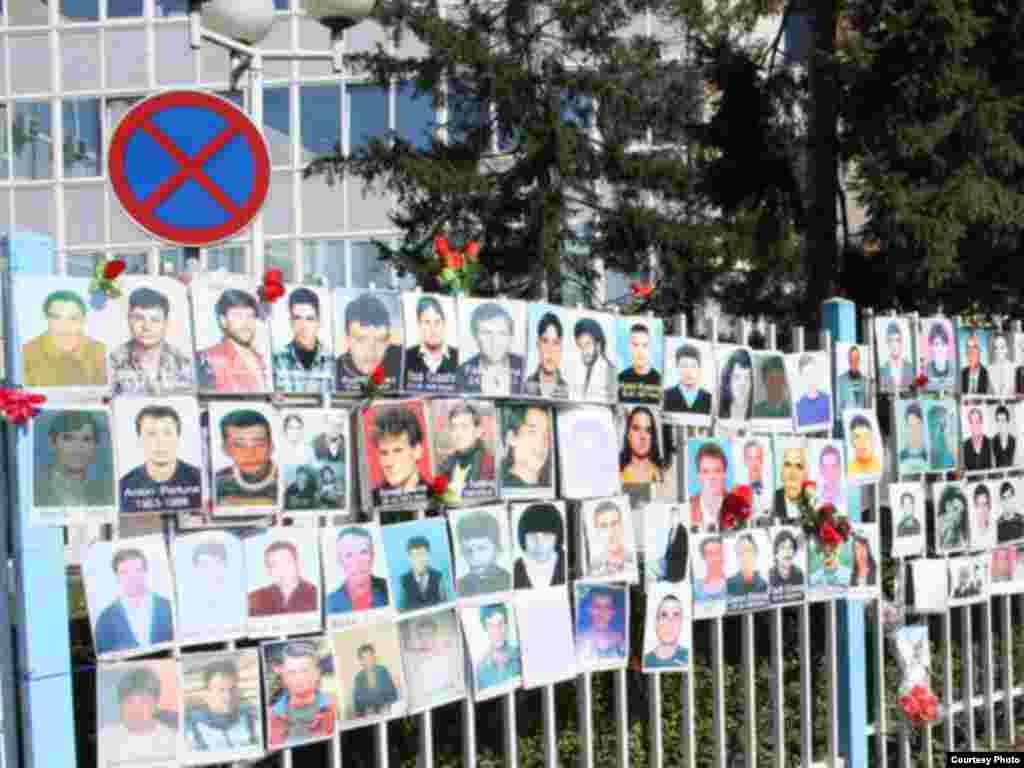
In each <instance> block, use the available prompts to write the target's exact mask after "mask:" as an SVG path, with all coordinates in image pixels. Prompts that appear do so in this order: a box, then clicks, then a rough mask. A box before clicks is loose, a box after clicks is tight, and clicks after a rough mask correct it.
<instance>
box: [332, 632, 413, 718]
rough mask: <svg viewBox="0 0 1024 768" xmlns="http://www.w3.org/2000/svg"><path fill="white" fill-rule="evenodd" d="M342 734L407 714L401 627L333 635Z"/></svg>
mask: <svg viewBox="0 0 1024 768" xmlns="http://www.w3.org/2000/svg"><path fill="white" fill-rule="evenodd" d="M331 645H332V646H333V648H334V673H335V678H336V679H337V683H338V718H339V720H340V725H341V729H342V730H347V729H349V728H359V727H361V726H364V725H369V724H370V723H380V722H384V721H386V720H390V719H392V718H394V717H398V716H400V715H404V714H405V707H406V696H407V691H406V685H405V676H404V674H403V670H402V651H401V646H400V644H399V641H398V627H397V626H396V625H395V624H394V623H393V622H391V621H378V622H373V623H366V624H358V625H355V626H352V627H349V628H347V629H345V630H342V631H341V632H332V633H331Z"/></svg>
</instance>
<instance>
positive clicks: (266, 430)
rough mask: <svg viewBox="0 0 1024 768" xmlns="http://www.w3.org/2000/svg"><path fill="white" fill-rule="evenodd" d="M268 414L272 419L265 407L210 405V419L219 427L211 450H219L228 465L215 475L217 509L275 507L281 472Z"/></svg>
mask: <svg viewBox="0 0 1024 768" xmlns="http://www.w3.org/2000/svg"><path fill="white" fill-rule="evenodd" d="M257 408H259V410H257ZM264 411H266V413H264ZM267 414H270V418H273V417H274V413H273V411H271V410H270V409H269V408H268V407H267V406H265V405H262V404H257V403H251V404H249V407H248V408H238V407H237V406H235V405H234V404H229V403H211V404H210V419H211V421H213V422H214V423H217V424H219V425H220V430H219V431H220V445H219V446H213V448H214V450H216V449H217V448H219V449H220V452H221V453H222V454H223V455H224V456H225V457H226V458H227V459H228V460H229V461H230V462H231V463H230V464H228V465H227V466H224V467H223V468H221V469H219V470H217V471H216V473H215V474H214V478H213V485H214V493H215V504H216V505H217V506H218V507H274V506H277V503H278V483H279V479H280V472H279V471H278V467H277V463H276V462H275V461H274V430H273V428H272V427H271V421H270V418H268V415H267Z"/></svg>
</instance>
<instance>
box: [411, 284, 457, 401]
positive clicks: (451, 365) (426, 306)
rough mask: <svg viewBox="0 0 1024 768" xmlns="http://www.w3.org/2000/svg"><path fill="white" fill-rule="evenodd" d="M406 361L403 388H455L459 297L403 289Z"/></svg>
mask: <svg viewBox="0 0 1024 768" xmlns="http://www.w3.org/2000/svg"><path fill="white" fill-rule="evenodd" d="M402 319H403V322H404V325H405V345H406V346H405V361H404V364H403V369H402V376H403V384H402V389H403V390H404V391H406V392H410V393H416V394H420V393H422V394H427V395H447V394H451V393H453V392H455V374H456V371H458V369H459V326H458V315H456V313H455V299H454V297H452V296H444V295H442V294H437V293H403V294H402Z"/></svg>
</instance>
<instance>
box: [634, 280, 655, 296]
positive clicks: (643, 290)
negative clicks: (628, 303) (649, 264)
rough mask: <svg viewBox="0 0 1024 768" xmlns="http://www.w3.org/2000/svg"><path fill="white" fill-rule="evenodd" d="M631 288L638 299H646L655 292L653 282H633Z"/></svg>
mask: <svg viewBox="0 0 1024 768" xmlns="http://www.w3.org/2000/svg"><path fill="white" fill-rule="evenodd" d="M629 290H630V291H631V292H632V293H633V295H634V296H635V297H636V298H638V299H646V298H648V297H650V295H651V294H652V293H653V292H654V284H653V283H633V284H632V285H630V286H629Z"/></svg>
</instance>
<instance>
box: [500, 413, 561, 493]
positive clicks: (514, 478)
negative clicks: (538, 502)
mask: <svg viewBox="0 0 1024 768" xmlns="http://www.w3.org/2000/svg"><path fill="white" fill-rule="evenodd" d="M501 426H502V433H503V442H504V445H505V456H504V458H503V459H502V462H501V487H502V491H503V492H505V491H506V490H513V492H514V493H531V492H535V491H531V490H530V489H535V488H537V489H550V493H551V494H552V495H553V493H554V471H553V469H552V464H553V460H552V458H553V454H554V451H552V450H551V448H552V439H553V438H552V432H553V429H552V416H551V409H550V408H547V407H545V406H542V405H512V404H510V405H502V406H501Z"/></svg>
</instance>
